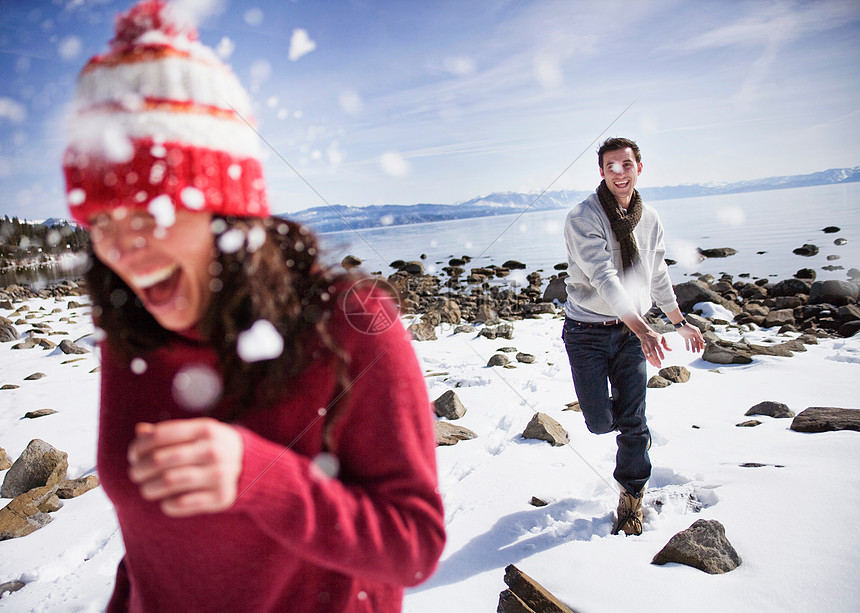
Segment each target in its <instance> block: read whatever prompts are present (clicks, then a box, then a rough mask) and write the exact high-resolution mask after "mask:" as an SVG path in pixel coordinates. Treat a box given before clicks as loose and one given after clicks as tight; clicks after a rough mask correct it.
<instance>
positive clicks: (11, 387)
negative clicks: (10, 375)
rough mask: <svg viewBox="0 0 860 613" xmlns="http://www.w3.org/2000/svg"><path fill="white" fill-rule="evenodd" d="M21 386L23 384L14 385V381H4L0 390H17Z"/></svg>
mask: <svg viewBox="0 0 860 613" xmlns="http://www.w3.org/2000/svg"><path fill="white" fill-rule="evenodd" d="M19 387H21V386H20V385H14V384H12V383H4V384H3V385H2V386H0V390H16V389H18V388H19Z"/></svg>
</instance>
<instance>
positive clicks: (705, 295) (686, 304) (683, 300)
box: [674, 281, 742, 315]
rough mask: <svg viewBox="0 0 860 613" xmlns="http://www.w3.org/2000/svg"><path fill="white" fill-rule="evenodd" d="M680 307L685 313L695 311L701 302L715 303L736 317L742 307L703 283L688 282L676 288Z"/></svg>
mask: <svg viewBox="0 0 860 613" xmlns="http://www.w3.org/2000/svg"><path fill="white" fill-rule="evenodd" d="M674 289H675V296H676V297H677V299H678V305H679V306H680V307H681V310H682V311H684V312H685V313H689V312H691V311H692V310H693V307H695V306H696V304H698V303H700V302H714V303H716V304H719V305H720V306H722V307H724V308H726V309H728V310H729V311H731V312H732V313H734V314H735V315H737V314H738V313H740V312H741V310H742V309H741V307H740V305H738V304H737V303H735V302H732V301H731V300H726V299H725V298H723V297H722V296H720V295H719V294H718V293H717V292H715V291H714V290H712V289H710V288H708V287H707V286H706V285H705V284H704V282H702V281H686V282H684V283H679V284H678V285H676V286H674Z"/></svg>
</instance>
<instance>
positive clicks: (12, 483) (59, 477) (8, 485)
mask: <svg viewBox="0 0 860 613" xmlns="http://www.w3.org/2000/svg"><path fill="white" fill-rule="evenodd" d="M68 468H69V461H68V455H67V454H66V453H65V452H63V451H59V450H57V449H55V448H54V447H52V446H51V445H49V444H48V443H46V442H45V441H43V440H41V439H33V440H32V441H30V443H29V444H28V445H27V448H26V449H25V450H24V452H23V453H22V454H21V456H20V457H19V458H18V459H17V460H15V462H14V463H13V464H12V467H11V468H10V469H9V472H7V473H6V477H5V478H4V479H3V486H2V488H0V496H2V497H3V498H15V497H16V496H20V495H21V494H24V493H25V492H27V491H29V490H31V489H33V488H36V487H42V486H45V485H54V484H56V483H59V482H60V481H64V480H65V479H66V471H67V470H68Z"/></svg>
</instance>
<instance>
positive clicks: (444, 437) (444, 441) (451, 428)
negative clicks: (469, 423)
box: [433, 421, 478, 447]
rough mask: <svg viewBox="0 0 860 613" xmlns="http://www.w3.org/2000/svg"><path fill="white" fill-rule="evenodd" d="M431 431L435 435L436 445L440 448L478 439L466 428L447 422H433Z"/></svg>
mask: <svg viewBox="0 0 860 613" xmlns="http://www.w3.org/2000/svg"><path fill="white" fill-rule="evenodd" d="M433 431H434V433H435V434H436V445H438V446H440V447H447V446H450V445H456V444H457V443H459V442H460V441H468V440H471V439H473V438H478V435H477V434H475V433H474V432H472V431H471V430H469V429H468V428H464V427H463V426H458V425H455V424H452V423H451V422H447V421H434V422H433Z"/></svg>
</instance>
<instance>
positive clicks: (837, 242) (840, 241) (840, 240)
mask: <svg viewBox="0 0 860 613" xmlns="http://www.w3.org/2000/svg"><path fill="white" fill-rule="evenodd" d="M833 244H834V245H836V246H837V247H841V246H842V245H847V244H848V241H847V240H846V239H844V238H837V239H836V240H834V241H833Z"/></svg>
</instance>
